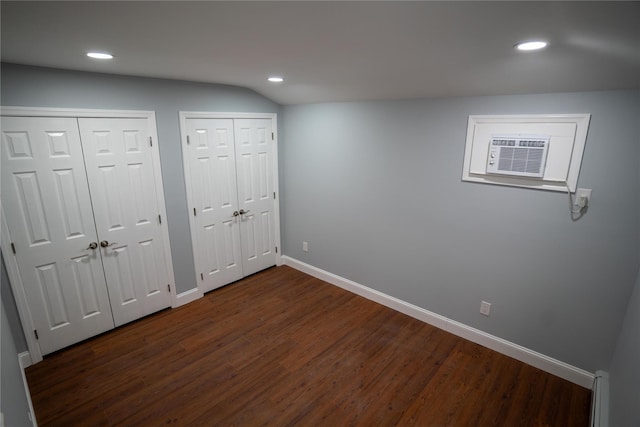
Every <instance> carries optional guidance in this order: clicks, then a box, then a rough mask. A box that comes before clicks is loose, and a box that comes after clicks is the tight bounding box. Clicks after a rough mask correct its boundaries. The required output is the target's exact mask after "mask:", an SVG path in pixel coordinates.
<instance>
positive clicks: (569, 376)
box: [282, 255, 595, 389]
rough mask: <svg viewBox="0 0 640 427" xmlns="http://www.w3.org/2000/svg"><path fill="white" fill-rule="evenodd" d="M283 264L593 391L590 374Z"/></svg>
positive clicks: (289, 261)
mask: <svg viewBox="0 0 640 427" xmlns="http://www.w3.org/2000/svg"><path fill="white" fill-rule="evenodd" d="M282 260H283V262H284V264H285V265H288V266H290V267H292V268H295V269H296V270H300V271H302V272H304V273H307V274H309V275H310V276H313V277H316V278H318V279H320V280H324V281H325V282H328V283H330V284H332V285H335V286H338V287H340V288H342V289H345V290H347V291H349V292H353V293H354V294H357V295H360V296H362V297H364V298H367V299H369V300H371V301H375V302H377V303H379V304H382V305H384V306H387V307H389V308H392V309H394V310H396V311H399V312H401V313H404V314H406V315H408V316H411V317H413V318H415V319H418V320H421V321H423V322H425V323H428V324H430V325H433V326H435V327H437V328H440V329H443V330H445V331H447V332H451V333H452V334H454V335H457V336H459V337H462V338H465V339H468V340H469V341H472V342H474V343H476V344H480V345H482V346H484V347H487V348H490V349H491V350H495V351H497V352H498V353H501V354H504V355H507V356H509V357H512V358H514V359H516V360H519V361H521V362H524V363H526V364H528V365H531V366H534V367H536V368H538V369H541V370H543V371H545V372H548V373H550V374H553V375H555V376H558V377H560V378H563V379H565V380H567V381H570V382H572V383H574V384H578V385H580V386H582V387H585V388H588V389H591V388H592V387H593V383H594V378H595V377H594V374H592V373H590V372H587V371H585V370H582V369H580V368H576V367H575V366H571V365H569V364H567V363H564V362H561V361H559V360H556V359H554V358H552V357H549V356H545V355H544V354H541V353H538V352H536V351H533V350H530V349H528V348H526V347H522V346H520V345H518V344H514V343H512V342H510V341H507V340H504V339H502V338H499V337H496V336H494V335H491V334H488V333H486V332H483V331H481V330H479V329H476V328H472V327H471V326H467V325H465V324H463V323H460V322H456V321H455V320H451V319H449V318H447V317H444V316H441V315H439V314H436V313H433V312H431V311H428V310H425V309H424V308H421V307H418V306H415V305H413V304H410V303H408V302H406V301H402V300H400V299H398V298H395V297H392V296H390V295H387V294H385V293H382V292H379V291H376V290H375V289H371V288H368V287H366V286H364V285H361V284H359V283H356V282H354V281H351V280H348V279H345V278H344V277H340V276H338V275H336V274H333V273H329V272H328V271H325V270H322V269H320V268H317V267H314V266H312V265H309V264H306V263H304V262H302V261H299V260H297V259H294V258H291V257H289V256H286V255H284V256H283V257H282Z"/></svg>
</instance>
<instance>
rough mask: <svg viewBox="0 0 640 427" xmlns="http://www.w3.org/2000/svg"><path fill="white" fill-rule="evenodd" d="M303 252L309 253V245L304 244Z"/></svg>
mask: <svg viewBox="0 0 640 427" xmlns="http://www.w3.org/2000/svg"><path fill="white" fill-rule="evenodd" d="M302 252H309V243H308V242H302Z"/></svg>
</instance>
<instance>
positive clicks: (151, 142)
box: [149, 137, 153, 147]
mask: <svg viewBox="0 0 640 427" xmlns="http://www.w3.org/2000/svg"><path fill="white" fill-rule="evenodd" d="M149 147H153V138H152V137H149Z"/></svg>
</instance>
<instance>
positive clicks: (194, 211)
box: [193, 208, 196, 216]
mask: <svg viewBox="0 0 640 427" xmlns="http://www.w3.org/2000/svg"><path fill="white" fill-rule="evenodd" d="M193 216H196V208H193Z"/></svg>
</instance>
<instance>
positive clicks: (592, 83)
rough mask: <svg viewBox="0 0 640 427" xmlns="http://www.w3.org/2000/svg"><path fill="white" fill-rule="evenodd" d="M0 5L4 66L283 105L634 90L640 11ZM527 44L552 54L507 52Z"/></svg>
mask: <svg viewBox="0 0 640 427" xmlns="http://www.w3.org/2000/svg"><path fill="white" fill-rule="evenodd" d="M0 7H1V12H2V29H1V31H2V34H1V36H2V39H1V40H2V46H1V47H2V50H1V57H2V61H3V62H12V63H19V64H30V65H39V66H47V67H55V68H63V69H72V70H85V71H95V72H104V73H114V74H126V75H136V76H147V77H161V78H171V79H180V80H191V81H198V82H210V83H222V84H230V85H238V86H243V87H247V88H251V89H253V90H255V91H257V92H259V93H261V94H263V95H265V96H266V97H268V98H270V99H272V100H274V101H276V102H278V103H281V104H298V103H315V102H326V101H352V100H353V101H355V100H368V99H397V98H417V97H449V96H469V95H496V94H515V93H546V92H566V91H584V90H608V89H629V88H640V2H575V1H572V2H518V1H515V2H480V1H472V2H454V1H446V2H418V1H414V2H399V1H392V2H367V1H354V2H340V1H338V2H329V1H319V2H294V1H284V2H270V1H261V2H205V1H196V2H187V1H177V2H171V1H165V2H154V1H143V2H127V1H125V2H108V1H103V2H80V1H72V2H56V1H49V2H28V1H18V2H10V1H2V2H1V6H0ZM534 38H542V39H545V40H547V41H548V42H549V47H548V48H547V49H545V50H543V51H538V52H531V53H522V52H518V51H516V50H515V49H514V48H513V45H514V44H515V43H517V42H519V41H522V40H528V39H534ZM90 50H104V51H109V52H111V53H113V54H114V55H115V58H114V59H113V60H111V61H108V62H99V61H96V60H91V59H89V58H87V57H86V56H85V55H84V54H85V52H87V51H90ZM272 74H277V75H282V76H283V77H284V78H285V79H286V80H285V82H284V83H280V84H272V83H269V82H267V81H266V78H267V77H268V76H269V75H272Z"/></svg>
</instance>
